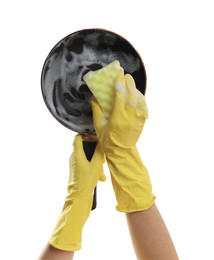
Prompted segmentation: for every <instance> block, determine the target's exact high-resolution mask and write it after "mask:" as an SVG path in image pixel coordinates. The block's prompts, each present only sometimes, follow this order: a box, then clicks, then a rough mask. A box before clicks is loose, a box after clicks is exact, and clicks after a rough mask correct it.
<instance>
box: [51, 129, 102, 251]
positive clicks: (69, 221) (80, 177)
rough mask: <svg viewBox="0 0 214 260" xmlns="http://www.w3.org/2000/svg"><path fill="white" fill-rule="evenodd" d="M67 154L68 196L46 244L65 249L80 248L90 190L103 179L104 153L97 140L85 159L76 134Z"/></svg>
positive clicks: (90, 206) (91, 199) (90, 201)
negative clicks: (71, 148) (69, 152)
mask: <svg viewBox="0 0 214 260" xmlns="http://www.w3.org/2000/svg"><path fill="white" fill-rule="evenodd" d="M73 147H74V150H73V153H72V154H71V156H70V160H69V164H70V175H69V182H68V196H67V197H66V199H65V204H64V207H63V209H62V212H61V215H60V217H59V219H58V222H57V224H56V227H55V229H54V230H53V233H52V235H51V237H50V239H49V244H50V245H52V246H53V247H55V248H58V249H61V250H65V251H76V250H79V249H81V240H82V229H83V226H84V224H85V222H86V220H87V219H88V217H89V214H90V212H91V208H92V203H93V191H94V188H95V187H96V185H97V182H98V180H101V181H105V179H106V177H105V175H104V173H103V163H104V161H105V160H104V158H105V157H104V154H103V151H102V149H101V147H100V145H99V144H97V146H96V148H95V151H94V154H93V157H92V159H91V161H90V162H89V161H88V160H87V158H86V155H85V152H84V150H83V143H82V136H81V135H80V134H78V135H76V137H75V139H74V142H73Z"/></svg>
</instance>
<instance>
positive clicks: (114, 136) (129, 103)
mask: <svg viewBox="0 0 214 260" xmlns="http://www.w3.org/2000/svg"><path fill="white" fill-rule="evenodd" d="M115 90H116V94H115V101H114V106H113V110H112V113H111V115H110V118H109V120H108V121H107V122H106V121H105V119H104V117H103V113H102V110H101V108H100V106H99V104H98V102H97V101H96V99H95V98H93V99H92V110H93V122H94V128H95V130H96V134H97V137H98V140H99V142H100V144H101V146H102V148H103V150H104V152H105V155H106V160H107V163H108V166H109V170H110V173H111V179H112V184H113V187H114V191H115V195H116V199H117V202H118V205H117V207H116V208H117V210H118V211H123V212H134V211H140V210H145V209H148V208H149V207H151V206H152V204H153V203H154V200H155V196H154V195H153V193H152V186H151V182H150V178H149V174H148V171H147V169H146V168H145V166H144V164H143V162H142V161H141V159H140V156H139V154H138V151H137V148H136V142H137V140H138V138H139V137H140V134H141V132H142V129H143V126H144V123H145V121H146V119H147V117H148V109H147V105H146V102H145V98H144V96H143V95H142V94H141V93H140V92H139V91H138V90H137V88H136V86H135V82H134V79H133V78H132V76H131V75H129V74H127V75H125V77H121V76H120V78H118V79H117V80H116V82H115Z"/></svg>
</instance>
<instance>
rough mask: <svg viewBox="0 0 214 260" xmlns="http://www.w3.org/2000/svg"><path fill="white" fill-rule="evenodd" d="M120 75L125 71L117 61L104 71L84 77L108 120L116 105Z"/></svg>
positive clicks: (89, 73)
mask: <svg viewBox="0 0 214 260" xmlns="http://www.w3.org/2000/svg"><path fill="white" fill-rule="evenodd" d="M120 75H124V70H123V68H122V67H121V66H120V62H119V61H118V60H115V61H113V62H112V63H110V64H108V65H107V66H105V67H103V68H102V69H99V70H96V71H90V72H88V73H87V74H86V75H84V77H83V80H84V81H85V82H86V84H87V86H88V87H89V89H90V90H91V92H92V93H93V95H94V96H95V98H96V99H97V101H98V103H99V105H100V107H101V109H102V111H103V115H104V117H105V118H106V119H108V118H109V117H110V114H111V110H112V107H113V104H114V96H115V88H114V84H115V79H116V78H117V77H118V76H120Z"/></svg>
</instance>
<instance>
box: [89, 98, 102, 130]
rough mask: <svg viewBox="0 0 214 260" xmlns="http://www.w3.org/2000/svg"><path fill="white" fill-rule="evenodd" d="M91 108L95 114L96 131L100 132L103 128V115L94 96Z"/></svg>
mask: <svg viewBox="0 0 214 260" xmlns="http://www.w3.org/2000/svg"><path fill="white" fill-rule="evenodd" d="M91 106H92V112H93V125H94V128H95V130H96V131H97V132H98V131H99V130H100V129H101V128H102V126H103V113H102V109H101V107H100V105H99V103H98V102H97V100H96V98H95V97H94V96H93V97H92V99H91Z"/></svg>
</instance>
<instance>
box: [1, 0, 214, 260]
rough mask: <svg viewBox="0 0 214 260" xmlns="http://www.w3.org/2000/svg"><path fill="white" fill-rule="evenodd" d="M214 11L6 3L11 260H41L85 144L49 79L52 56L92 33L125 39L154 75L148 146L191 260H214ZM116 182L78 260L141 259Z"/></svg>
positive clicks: (4, 111)
mask: <svg viewBox="0 0 214 260" xmlns="http://www.w3.org/2000/svg"><path fill="white" fill-rule="evenodd" d="M212 4H213V1H208V0H203V1H197V0H195V1H188V0H185V1H184V0H180V1H173V0H168V1H167V0H163V1H137V0H132V1H112V2H110V1H95V0H91V1H66V0H61V1H53V0H52V1H50V0H46V1H41V2H40V1H24V0H20V1H4V3H3V1H2V2H1V4H0V27H1V30H0V32H1V34H0V36H1V41H0V45H1V46H0V48H1V49H0V50H1V53H0V73H1V83H0V84H1V87H0V88H1V101H0V113H1V117H0V118H1V127H0V131H1V132H0V133H1V135H0V152H1V157H0V158H1V162H0V200H1V201H0V212H1V213H0V245H1V249H0V259H4V260H11V259H18V260H19V259H20V260H31V259H32V260H34V259H37V257H38V255H39V254H40V252H41V250H42V249H43V247H44V246H45V244H46V242H47V239H48V238H49V236H50V234H51V231H52V229H53V227H54V225H55V223H56V220H57V218H58V216H59V213H60V211H61V208H62V206H63V203H64V198H65V195H66V185H67V180H68V158H69V155H70V153H71V151H72V142H73V137H74V133H73V132H71V131H69V130H68V129H66V128H65V127H63V126H61V125H60V124H59V123H58V122H57V121H56V120H55V119H54V118H53V117H52V116H51V115H50V113H49V112H48V110H47V108H46V107H45V104H44V102H43V99H42V96H41V91H40V74H41V69H42V65H43V62H44V60H45V58H46V56H47V54H48V53H49V51H50V49H51V48H52V47H53V46H54V45H55V44H56V43H57V42H58V41H59V40H61V38H63V37H64V36H66V35H68V34H70V33H72V32H74V31H76V30H79V29H84V28H94V27H98V28H105V29H109V30H112V31H114V32H117V33H119V34H121V35H122V36H124V37H126V38H127V39H128V40H129V41H130V42H131V43H132V44H133V45H134V46H135V48H136V49H137V50H138V52H139V53H140V54H141V56H142V58H143V60H144V63H145V67H146V71H147V77H148V82H147V93H146V97H147V102H148V106H149V111H150V113H149V114H150V117H149V119H148V121H147V123H146V126H145V129H144V132H143V134H142V136H141V138H140V140H139V142H138V147H139V150H140V151H141V156H142V159H143V161H144V163H145V164H146V166H147V168H148V170H149V172H150V176H151V179H152V183H153V188H154V193H155V194H156V195H157V205H158V207H159V209H160V211H161V213H162V215H163V218H164V220H165V222H166V224H167V226H168V228H169V231H170V233H171V235H172V238H173V240H174V243H175V245H176V248H177V251H178V254H179V256H180V259H181V260H212V259H214V251H213V242H214V238H213V236H214V235H213V234H214V224H213V219H214V210H213V199H214V191H213V186H214V182H213V180H214V179H213V174H214V161H213V159H214V158H213V154H214V138H213V133H214V123H213V121H214V119H213V118H214V116H213V112H214V102H213V93H214V92H213V88H214V79H213V78H214V77H213V75H214V73H213V71H214V28H213V27H214V15H213V13H214V10H213V6H212ZM105 168H106V174H107V177H108V181H107V182H106V183H99V185H98V208H97V209H96V210H95V211H93V212H92V214H91V216H90V218H89V220H88V222H87V224H86V226H85V228H84V233H83V249H82V250H81V251H79V252H77V253H76V254H75V259H79V260H83V259H84V260H85V259H93V260H96V259H99V260H100V259H102V260H107V259H108V260H109V259H112V260H118V259H123V260H132V259H135V255H134V253H133V249H132V245H131V241H130V238H129V234H128V229H127V226H126V220H125V216H124V214H123V213H119V212H117V211H116V210H115V205H116V201H115V198H114V194H113V191H112V187H111V182H110V176H109V172H108V169H107V167H106V165H105Z"/></svg>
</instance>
